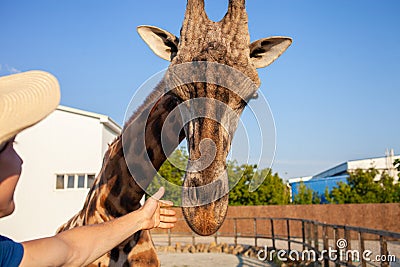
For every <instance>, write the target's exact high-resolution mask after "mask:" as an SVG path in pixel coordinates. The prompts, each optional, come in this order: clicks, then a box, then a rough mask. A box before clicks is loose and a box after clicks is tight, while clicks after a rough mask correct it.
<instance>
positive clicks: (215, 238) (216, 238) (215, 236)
mask: <svg viewBox="0 0 400 267" xmlns="http://www.w3.org/2000/svg"><path fill="white" fill-rule="evenodd" d="M214 240H215V244H218V231H217V232H215V235H214Z"/></svg>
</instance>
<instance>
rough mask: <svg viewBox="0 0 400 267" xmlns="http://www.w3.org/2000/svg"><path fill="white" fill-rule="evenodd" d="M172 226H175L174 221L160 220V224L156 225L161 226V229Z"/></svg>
mask: <svg viewBox="0 0 400 267" xmlns="http://www.w3.org/2000/svg"><path fill="white" fill-rule="evenodd" d="M173 227H175V224H174V223H165V222H160V224H159V225H158V228H161V229H171V228H173Z"/></svg>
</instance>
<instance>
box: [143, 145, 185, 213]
mask: <svg viewBox="0 0 400 267" xmlns="http://www.w3.org/2000/svg"><path fill="white" fill-rule="evenodd" d="M187 162H188V155H187V152H186V150H185V149H176V150H175V151H174V152H173V153H172V154H171V156H170V157H169V158H168V159H167V160H166V161H165V162H164V164H163V165H162V166H161V168H160V169H159V171H158V173H157V175H156V177H155V178H154V179H153V181H152V182H151V183H150V185H149V187H148V188H147V193H149V194H150V195H152V194H154V193H155V192H156V191H157V190H158V189H159V188H160V187H161V186H163V187H165V195H164V199H168V200H170V201H172V202H174V205H180V204H181V198H182V197H181V194H182V192H181V186H182V184H183V178H184V176H185V170H186V165H187Z"/></svg>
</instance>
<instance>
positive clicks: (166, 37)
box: [137, 26, 179, 61]
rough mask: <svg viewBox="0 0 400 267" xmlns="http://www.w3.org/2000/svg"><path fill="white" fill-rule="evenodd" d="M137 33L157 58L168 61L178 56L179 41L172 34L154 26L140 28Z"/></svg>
mask: <svg viewBox="0 0 400 267" xmlns="http://www.w3.org/2000/svg"><path fill="white" fill-rule="evenodd" d="M137 31H138V33H139V35H140V37H142V39H143V40H144V41H145V42H146V44H147V45H148V46H149V47H150V49H151V50H153V52H154V53H155V54H156V55H157V56H159V57H161V58H162V59H165V60H168V61H171V60H172V59H173V58H174V57H175V56H176V53H177V52H178V44H179V39H178V37H176V36H175V35H173V34H172V33H170V32H167V31H165V30H163V29H160V28H157V27H154V26H139V27H137Z"/></svg>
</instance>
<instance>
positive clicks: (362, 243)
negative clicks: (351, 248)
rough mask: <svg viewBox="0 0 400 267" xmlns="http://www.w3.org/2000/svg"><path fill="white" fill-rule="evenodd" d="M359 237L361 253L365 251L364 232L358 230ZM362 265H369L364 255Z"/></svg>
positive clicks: (363, 266)
mask: <svg viewBox="0 0 400 267" xmlns="http://www.w3.org/2000/svg"><path fill="white" fill-rule="evenodd" d="M358 239H359V240H360V253H361V254H362V253H364V251H365V242H364V235H363V233H362V232H358ZM360 260H361V266H362V267H367V262H366V261H365V259H364V257H363V256H362V255H361V259H360Z"/></svg>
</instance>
